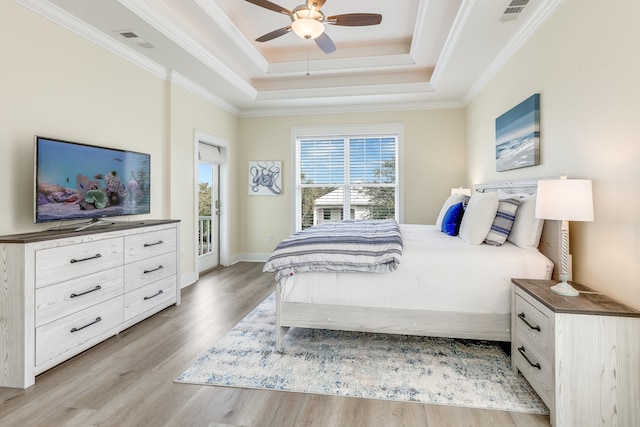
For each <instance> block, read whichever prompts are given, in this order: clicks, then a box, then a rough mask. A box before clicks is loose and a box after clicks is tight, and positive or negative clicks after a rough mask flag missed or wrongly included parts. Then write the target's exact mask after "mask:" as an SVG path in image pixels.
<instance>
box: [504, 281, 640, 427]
mask: <svg viewBox="0 0 640 427" xmlns="http://www.w3.org/2000/svg"><path fill="white" fill-rule="evenodd" d="M511 281H512V282H513V284H514V286H513V290H512V295H511V307H512V310H511V363H512V366H513V369H514V371H520V372H521V373H522V375H524V377H525V378H526V379H527V381H528V382H529V383H530V384H531V386H532V387H533V388H534V390H535V391H536V392H537V393H538V395H539V396H540V398H541V399H542V400H543V401H544V403H545V404H546V405H547V406H548V407H549V410H550V412H551V418H550V420H551V424H552V425H554V426H556V427H559V426H590V425H619V426H638V425H640V311H637V310H634V309H632V308H630V307H628V306H625V305H623V304H620V303H619V302H617V301H614V300H612V299H611V298H608V297H606V296H605V295H602V294H600V293H597V292H594V291H593V290H591V289H589V288H587V287H586V286H583V285H580V284H577V283H573V282H572V285H573V286H574V287H575V288H576V289H578V290H579V291H580V292H581V294H580V295H579V296H577V297H565V296H561V295H557V294H554V293H553V292H551V290H550V289H549V288H550V287H551V286H552V285H554V284H556V283H557V282H555V281H552V280H529V279H512V280H511ZM582 292H584V293H582Z"/></svg>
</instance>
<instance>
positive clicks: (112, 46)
mask: <svg viewBox="0 0 640 427" xmlns="http://www.w3.org/2000/svg"><path fill="white" fill-rule="evenodd" d="M15 1H16V2H17V3H18V4H20V5H22V6H24V7H26V8H28V9H30V10H32V11H34V12H36V13H37V14H39V15H41V16H43V17H44V18H46V19H48V20H50V21H52V22H53V23H55V24H58V25H60V26H62V27H64V28H66V29H68V30H69V31H71V32H73V33H75V34H77V35H79V36H81V37H83V38H84V39H86V40H88V41H90V42H92V43H95V44H97V45H98V46H100V47H102V48H104V49H106V50H108V51H109V52H111V53H113V54H115V55H118V56H120V57H121V58H123V59H125V60H127V61H129V62H131V63H133V64H134V65H136V66H138V67H140V68H142V69H143V70H145V71H148V72H150V73H151V74H153V75H155V76H157V77H159V78H161V79H162V80H167V81H171V82H174V83H175V84H177V85H179V86H181V87H183V88H184V89H186V90H188V91H190V92H192V93H193V94H195V95H197V96H199V97H201V98H202V99H204V100H206V101H208V102H210V103H212V104H214V105H215V106H217V107H219V108H221V109H223V110H225V111H227V112H229V113H231V114H234V115H236V116H237V115H239V114H240V110H238V109H237V108H236V107H234V106H233V105H231V104H230V103H228V102H227V101H225V100H223V99H222V98H220V97H218V96H216V95H214V94H213V93H211V92H210V91H208V90H207V89H204V88H203V87H202V86H199V85H198V84H196V83H194V82H193V81H191V80H189V79H187V78H186V77H184V76H182V75H181V74H179V73H176V72H175V71H171V70H168V69H167V68H165V67H163V66H161V65H159V64H157V63H156V62H154V61H152V60H150V59H148V58H147V57H145V56H144V55H142V54H140V53H138V52H136V51H135V50H133V49H132V48H130V47H129V46H126V45H124V44H122V43H120V42H118V41H116V40H115V39H113V38H112V37H110V36H108V35H106V34H104V33H103V32H102V31H99V30H97V29H96V28H94V27H92V26H90V25H88V24H86V23H85V22H84V21H81V20H80V19H78V18H76V17H75V16H73V15H71V14H69V13H68V12H66V11H65V10H63V9H61V8H59V7H58V6H56V5H54V4H53V3H51V2H49V1H47V0H15Z"/></svg>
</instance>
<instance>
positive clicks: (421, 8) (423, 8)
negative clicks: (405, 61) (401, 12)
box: [409, 0, 429, 62]
mask: <svg viewBox="0 0 640 427" xmlns="http://www.w3.org/2000/svg"><path fill="white" fill-rule="evenodd" d="M428 4H429V0H420V4H418V13H417V14H416V25H415V27H414V30H413V37H412V39H411V47H410V48H409V56H410V57H411V59H412V60H413V62H416V58H417V56H418V52H419V51H420V50H421V49H423V46H422V40H423V37H422V34H423V33H424V32H425V27H424V26H425V23H426V22H427V10H428V7H427V6H428Z"/></svg>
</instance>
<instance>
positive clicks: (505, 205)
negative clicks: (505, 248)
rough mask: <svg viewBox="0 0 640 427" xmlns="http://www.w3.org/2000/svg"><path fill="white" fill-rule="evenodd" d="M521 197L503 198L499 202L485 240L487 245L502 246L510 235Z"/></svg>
mask: <svg viewBox="0 0 640 427" xmlns="http://www.w3.org/2000/svg"><path fill="white" fill-rule="evenodd" d="M518 206H520V199H515V198H511V199H502V200H500V201H499V202H498V212H497V213H496V217H495V219H494V220H493V224H492V225H491V230H489V233H488V234H487V237H486V238H485V240H484V242H485V243H486V244H487V245H492V246H500V245H502V244H503V243H504V242H505V241H506V240H507V237H509V233H511V227H513V221H514V220H515V219H516V211H517V210H518Z"/></svg>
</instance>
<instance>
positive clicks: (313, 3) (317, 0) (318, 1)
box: [307, 0, 327, 10]
mask: <svg viewBox="0 0 640 427" xmlns="http://www.w3.org/2000/svg"><path fill="white" fill-rule="evenodd" d="M326 1H327V0H307V7H308V8H309V10H313V9H314V8H315V10H320V8H322V6H324V4H325V2H326Z"/></svg>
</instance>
